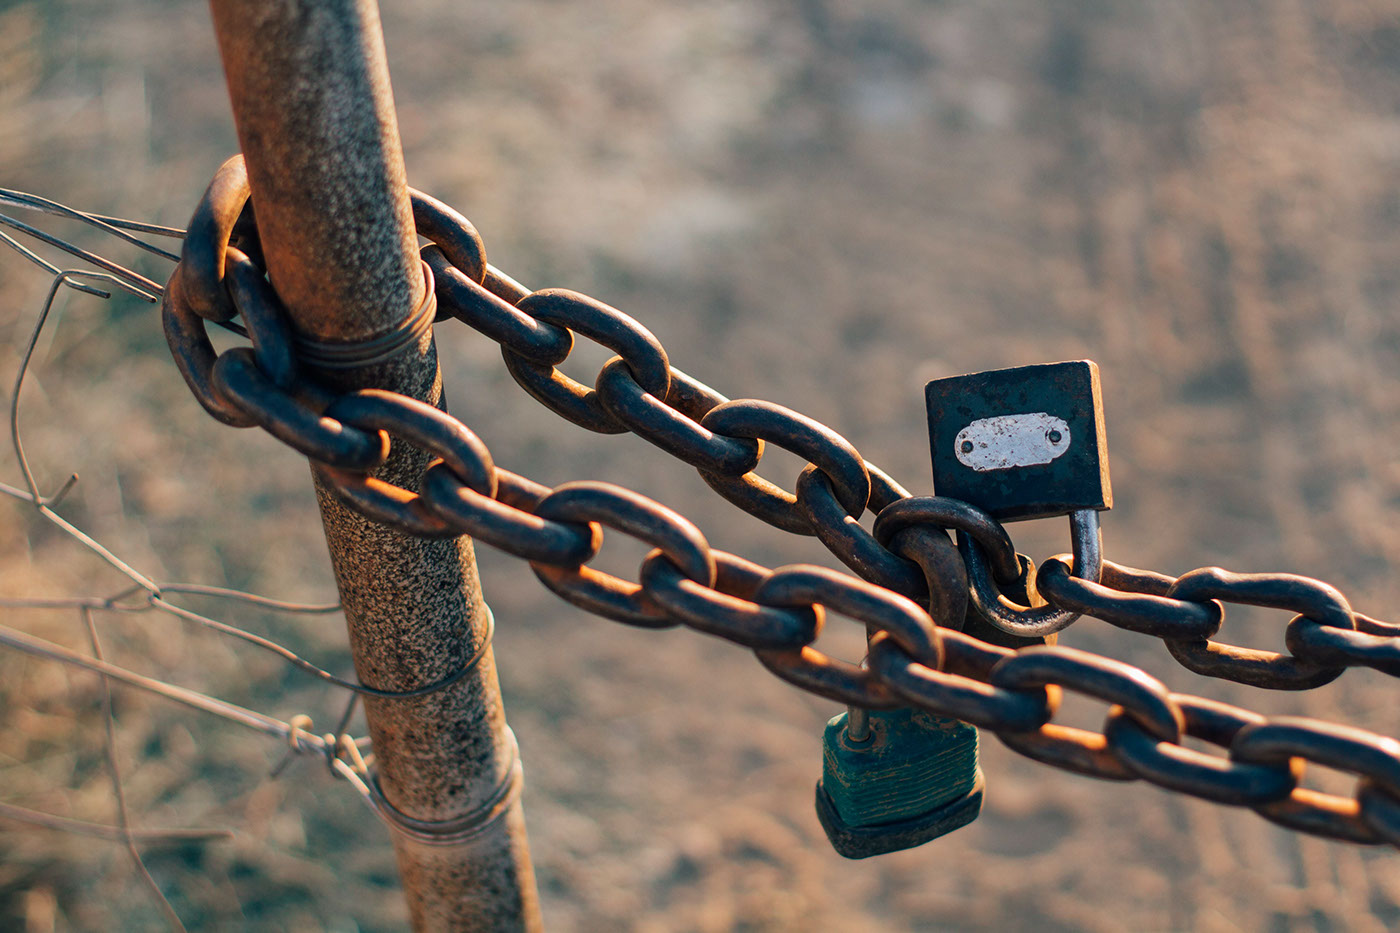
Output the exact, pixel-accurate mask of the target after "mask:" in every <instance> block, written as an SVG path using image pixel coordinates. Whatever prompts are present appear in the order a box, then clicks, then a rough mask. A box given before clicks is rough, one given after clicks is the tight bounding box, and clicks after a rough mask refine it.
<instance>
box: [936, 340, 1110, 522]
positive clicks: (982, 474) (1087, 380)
mask: <svg viewBox="0 0 1400 933" xmlns="http://www.w3.org/2000/svg"><path fill="white" fill-rule="evenodd" d="M925 394H926V397H927V399H928V430H929V443H930V446H931V447H932V450H933V485H934V492H935V494H937V495H940V496H947V497H949V498H952V499H961V500H962V501H963V502H967V503H970V504H972V505H975V506H977V507H978V508H979V509H982V510H983V511H984V512H987V513H988V514H990V515H991V516H992V517H993V518H996V519H998V520H1000V521H1014V520H1021V519H1030V518H1048V517H1050V516H1052V515H1069V514H1070V513H1072V512H1077V511H1082V510H1086V509H1093V510H1101V509H1108V508H1111V507H1112V506H1113V491H1112V489H1111V488H1110V486H1109V481H1108V441H1107V439H1106V438H1105V436H1104V424H1103V398H1102V389H1101V388H1100V386H1099V368H1098V366H1096V365H1094V363H1093V362H1091V361H1090V360H1078V361H1075V362H1071V363H1046V364H1041V365H1037V366H1021V367H1019V368H1016V369H999V370H994V371H992V372H985V373H973V374H972V375H968V376H953V377H951V378H948V379H935V380H934V381H932V382H930V383H929V384H928V385H927V386H926V387H925Z"/></svg>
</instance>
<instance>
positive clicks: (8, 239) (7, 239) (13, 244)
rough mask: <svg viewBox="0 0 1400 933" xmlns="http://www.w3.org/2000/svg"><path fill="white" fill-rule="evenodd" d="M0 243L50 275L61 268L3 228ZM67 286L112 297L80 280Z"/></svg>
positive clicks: (91, 293)
mask: <svg viewBox="0 0 1400 933" xmlns="http://www.w3.org/2000/svg"><path fill="white" fill-rule="evenodd" d="M0 243H4V244H5V245H6V246H8V247H10V248H11V249H13V250H14V251H15V252H17V253H19V254H20V255H21V256H23V257H24V258H25V259H28V260H29V261H30V262H32V263H34V264H35V265H36V266H38V267H39V268H40V269H43V270H44V271H45V272H48V273H50V274H51V275H58V274H59V272H61V271H62V270H61V269H59V268H58V266H56V265H54V264H53V263H51V262H49V261H48V260H47V259H45V258H44V257H43V256H40V255H39V254H38V253H36V252H34V250H32V249H30V248H29V247H27V246H25V245H24V244H23V243H21V242H20V241H19V240H16V239H15V238H14V237H12V236H10V235H9V234H8V233H6V232H5V231H3V230H0ZM69 287H70V288H75V289H77V290H78V291H80V292H86V293H87V294H89V295H96V296H97V297H98V298H111V297H112V293H111V292H104V291H102V289H100V288H93V287H92V286H91V285H84V284H82V283H81V282H72V283H69Z"/></svg>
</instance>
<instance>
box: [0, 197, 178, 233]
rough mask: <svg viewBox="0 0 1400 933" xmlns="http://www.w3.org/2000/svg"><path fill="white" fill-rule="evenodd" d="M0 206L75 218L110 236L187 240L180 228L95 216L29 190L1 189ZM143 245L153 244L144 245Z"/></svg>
mask: <svg viewBox="0 0 1400 933" xmlns="http://www.w3.org/2000/svg"><path fill="white" fill-rule="evenodd" d="M0 203H3V204H8V205H9V206H11V207H18V208H19V209H21V210H26V211H38V212H39V213H41V214H54V215H57V216H59V217H73V218H75V219H78V220H84V221H87V222H88V223H92V224H93V226H96V227H98V228H99V229H102V230H105V231H106V232H108V233H112V234H114V235H117V236H120V233H118V232H117V230H112V229H110V228H112V227H116V228H118V229H119V230H131V231H134V232H136V233H149V234H151V235H152V236H164V237H170V238H172V239H176V240H183V239H184V238H185V231H183V230H181V229H180V228H179V227H167V226H165V225H164V224H153V223H147V222H146V221H144V220H127V219H126V218H124V217H109V216H108V215H106V214H94V213H92V212H91V211H80V210H78V209H76V208H72V207H69V206H68V205H66V204H60V203H58V202H57V201H50V200H49V199H48V198H41V197H39V195H37V194H30V193H29V192H27V191H16V190H14V189H13V188H0ZM140 245H142V246H149V244H146V243H141V244H140Z"/></svg>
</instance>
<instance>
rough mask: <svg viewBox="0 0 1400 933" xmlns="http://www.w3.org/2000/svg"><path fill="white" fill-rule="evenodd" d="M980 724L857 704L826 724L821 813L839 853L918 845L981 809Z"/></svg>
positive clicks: (867, 852) (852, 854) (819, 800)
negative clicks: (978, 731)
mask: <svg viewBox="0 0 1400 933" xmlns="http://www.w3.org/2000/svg"><path fill="white" fill-rule="evenodd" d="M982 786H983V777H982V771H981V769H980V768H979V767H978V766H977V730H976V729H975V728H974V727H973V726H970V725H968V724H967V723H964V722H959V721H957V720H955V719H943V718H940V717H938V716H934V715H932V714H930V713H926V712H924V711H922V710H912V709H898V710H881V711H873V712H867V711H865V710H860V709H852V710H850V711H849V712H846V713H842V714H841V715H839V716H837V717H835V718H834V719H832V720H831V721H830V722H828V723H827V725H826V731H825V733H824V734H823V736H822V777H821V780H820V781H818V782H817V818H818V819H819V820H820V821H821V824H822V829H824V830H825V831H826V835H827V838H828V839H829V840H831V844H832V846H833V847H834V848H835V849H836V851H837V852H838V853H840V854H841V855H844V856H845V857H846V858H851V859H858V858H867V857H869V856H872V855H883V854H884V853H886V852H896V851H899V850H900V849H912V848H914V847H915V846H919V845H923V844H924V843H925V842H929V841H930V840H933V839H936V838H938V837H939V836H944V835H947V834H948V833H950V832H952V831H953V830H955V829H958V828H959V827H961V826H966V825H967V824H968V823H971V822H972V821H973V820H975V819H976V818H977V814H978V813H979V812H981V809H982Z"/></svg>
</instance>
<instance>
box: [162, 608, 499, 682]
mask: <svg viewBox="0 0 1400 933" xmlns="http://www.w3.org/2000/svg"><path fill="white" fill-rule="evenodd" d="M147 601H148V602H150V604H151V605H152V606H153V607H154V608H155V609H157V610H158V611H160V612H164V613H167V614H168V615H172V616H175V617H177V618H180V619H184V620H185V621H187V622H193V623H195V624H196V625H202V626H204V627H205V628H208V629H212V630H213V631H215V632H219V633H221V634H224V635H228V636H229V637H231V638H237V639H238V640H240V641H245V642H247V643H248V644H250V645H254V646H256V647H258V648H261V649H263V650H264V651H269V652H271V653H273V654H275V655H277V656H278V657H279V658H281V659H282V660H284V661H286V662H287V663H288V664H290V665H292V666H293V667H295V668H298V669H300V670H302V671H305V672H306V673H308V674H310V675H312V676H313V677H316V678H318V679H320V680H324V681H325V682H326V683H328V684H332V685H334V686H336V687H340V688H342V689H345V690H349V691H351V692H352V693H357V694H362V695H364V696H369V697H376V698H379V699H385V700H412V699H415V698H417V697H421V696H427V695H428V694H430V693H437V692H438V691H439V690H444V689H446V688H448V687H450V686H452V685H453V684H454V683H456V682H457V681H459V680H461V679H462V678H463V677H465V676H466V675H467V674H468V673H470V672H471V670H472V668H474V667H475V666H476V665H477V663H478V662H479V661H480V660H481V656H482V655H483V654H484V653H485V652H486V650H487V648H488V647H489V646H490V644H491V639H490V637H489V636H488V637H487V638H486V639H484V640H483V641H482V645H481V647H480V648H478V649H477V652H476V653H475V654H474V655H472V657H470V658H468V659H467V660H466V662H465V663H464V664H463V665H462V666H461V667H459V668H458V669H457V670H456V671H454V672H453V673H451V674H449V675H448V676H447V677H445V678H443V679H442V680H438V681H435V682H433V683H430V684H427V685H425V686H422V687H418V688H417V689H415V690H380V689H379V688H377V687H368V686H366V685H364V684H362V683H360V682H359V681H355V680H346V679H345V678H344V677H338V676H336V675H335V674H332V673H331V672H330V671H328V670H325V669H323V668H320V667H317V666H316V665H315V664H312V663H311V662H310V661H308V660H306V659H305V658H303V657H302V656H301V655H299V654H297V653H296V652H295V651H293V650H292V649H290V648H288V647H286V646H285V645H282V644H278V643H277V642H275V641H273V640H272V639H270V638H264V637H263V636H261V635H256V634H254V633H252V632H250V631H248V630H246V629H241V628H239V627H238V626H236V625H230V624H229V623H227V622H221V621H219V620H218V619H211V618H210V617H209V616H206V615H201V614H200V613H198V612H195V611H193V610H191V609H186V608H184V607H183V606H176V605H175V604H173V603H170V602H167V601H166V600H164V599H162V598H161V597H160V595H159V594H156V593H152V594H150V595H149V596H148V597H147Z"/></svg>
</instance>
